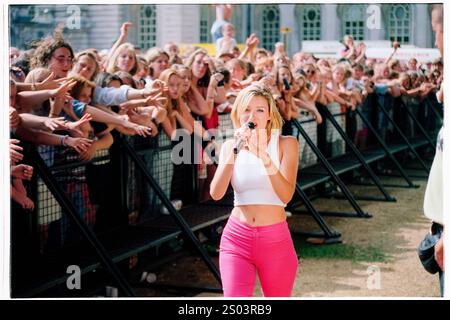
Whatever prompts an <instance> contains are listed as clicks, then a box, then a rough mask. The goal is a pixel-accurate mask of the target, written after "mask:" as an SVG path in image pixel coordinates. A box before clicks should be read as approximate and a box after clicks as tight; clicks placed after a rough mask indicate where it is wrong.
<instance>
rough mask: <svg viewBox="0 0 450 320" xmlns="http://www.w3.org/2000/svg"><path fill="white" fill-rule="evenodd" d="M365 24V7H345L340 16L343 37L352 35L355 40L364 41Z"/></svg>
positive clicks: (353, 5)
mask: <svg viewBox="0 0 450 320" xmlns="http://www.w3.org/2000/svg"><path fill="white" fill-rule="evenodd" d="M365 22H366V6H365V5H355V4H352V5H345V7H344V10H343V15H342V31H343V32H344V33H343V35H347V34H349V35H352V36H353V38H354V39H355V40H364V36H365V35H364V32H365Z"/></svg>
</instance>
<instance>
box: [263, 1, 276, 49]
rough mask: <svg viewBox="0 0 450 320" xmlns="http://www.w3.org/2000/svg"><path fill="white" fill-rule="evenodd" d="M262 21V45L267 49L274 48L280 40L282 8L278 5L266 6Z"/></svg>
mask: <svg viewBox="0 0 450 320" xmlns="http://www.w3.org/2000/svg"><path fill="white" fill-rule="evenodd" d="M261 21H262V37H261V42H262V43H261V46H262V47H263V48H265V49H267V50H273V49H274V45H275V43H276V42H278V41H280V10H279V9H278V6H277V5H270V6H264V8H263V10H262V17H261Z"/></svg>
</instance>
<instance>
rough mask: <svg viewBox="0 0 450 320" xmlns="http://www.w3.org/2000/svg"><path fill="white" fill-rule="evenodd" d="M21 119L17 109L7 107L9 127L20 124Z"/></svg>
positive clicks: (15, 126) (12, 127)
mask: <svg viewBox="0 0 450 320" xmlns="http://www.w3.org/2000/svg"><path fill="white" fill-rule="evenodd" d="M20 122H21V119H20V116H19V113H18V112H17V110H16V109H15V108H13V107H9V126H10V127H11V129H14V128H17V127H18V126H19V125H20Z"/></svg>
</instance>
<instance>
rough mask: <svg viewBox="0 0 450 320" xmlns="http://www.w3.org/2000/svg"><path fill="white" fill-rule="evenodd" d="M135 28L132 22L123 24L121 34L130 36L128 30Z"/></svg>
mask: <svg viewBox="0 0 450 320" xmlns="http://www.w3.org/2000/svg"><path fill="white" fill-rule="evenodd" d="M131 26H133V23H131V22H130V21H127V22H124V23H122V26H121V27H120V34H122V35H124V36H126V35H128V29H129V28H130V27H131Z"/></svg>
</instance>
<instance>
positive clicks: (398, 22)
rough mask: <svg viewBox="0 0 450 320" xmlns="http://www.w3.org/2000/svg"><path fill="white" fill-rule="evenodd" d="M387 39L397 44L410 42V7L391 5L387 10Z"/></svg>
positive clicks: (406, 5)
mask: <svg viewBox="0 0 450 320" xmlns="http://www.w3.org/2000/svg"><path fill="white" fill-rule="evenodd" d="M388 28H389V29H388V30H389V39H390V40H391V41H397V42H399V43H409V42H410V41H411V6H410V5H409V4H393V5H391V7H390V9H389V22H388Z"/></svg>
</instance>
